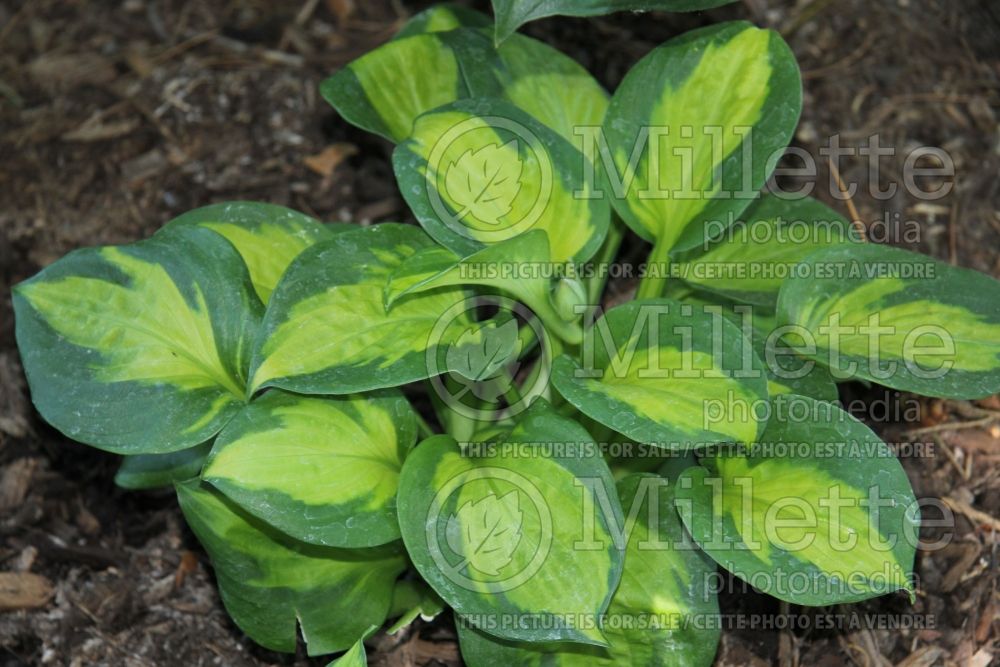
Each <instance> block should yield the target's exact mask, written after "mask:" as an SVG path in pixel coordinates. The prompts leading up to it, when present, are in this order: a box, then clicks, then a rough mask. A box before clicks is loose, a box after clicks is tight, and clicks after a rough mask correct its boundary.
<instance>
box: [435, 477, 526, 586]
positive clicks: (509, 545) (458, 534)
mask: <svg viewBox="0 0 1000 667" xmlns="http://www.w3.org/2000/svg"><path fill="white" fill-rule="evenodd" d="M523 522H524V513H523V512H522V511H521V505H520V501H519V499H518V492H517V489H513V490H511V491H508V492H507V493H505V494H504V495H503V496H502V497H497V496H496V495H495V494H494V493H492V492H490V493H489V494H488V495H486V496H484V497H483V498H480V499H479V500H466V501H465V503H464V504H463V505H461V506H460V507H459V508H458V509H457V510H456V511H455V512H454V513H453V514H452V515H451V516H449V517H448V523H447V526H446V528H445V534H446V535H447V539H448V547H449V548H450V549H451V550H452V551H453V552H455V553H461V554H463V555H464V556H465V558H466V560H467V561H468V567H469V568H471V569H473V570H478V571H479V572H482V573H483V574H487V575H489V576H491V577H499V576H500V570H502V569H503V568H505V567H506V566H507V565H509V564H510V562H511V560H513V558H514V550H515V549H517V545H518V543H519V542H520V541H521V525H522V524H523Z"/></svg>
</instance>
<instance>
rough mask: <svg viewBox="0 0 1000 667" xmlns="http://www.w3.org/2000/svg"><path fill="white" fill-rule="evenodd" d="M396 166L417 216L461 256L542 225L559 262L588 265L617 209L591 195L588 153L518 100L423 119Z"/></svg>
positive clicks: (479, 102)
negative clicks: (520, 105) (587, 176)
mask: <svg viewBox="0 0 1000 667" xmlns="http://www.w3.org/2000/svg"><path fill="white" fill-rule="evenodd" d="M392 162H393V168H394V170H395V172H396V178H397V179H398V181H399V186H400V191H401V192H402V194H403V197H404V198H405V199H406V201H407V203H408V204H409V205H410V208H411V209H412V210H413V212H414V215H416V217H417V220H418V221H419V222H420V224H421V225H423V227H424V229H426V230H427V232H428V233H429V234H430V235H431V236H433V237H434V238H435V239H436V240H437V241H438V242H440V243H441V244H442V245H444V246H446V247H448V248H449V249H450V250H452V251H454V252H455V253H457V254H459V255H462V256H465V255H469V254H472V253H474V252H476V251H477V250H480V249H482V248H483V247H485V246H487V245H490V244H494V243H498V242H500V241H504V240H507V239H510V238H513V237H515V236H518V235H520V234H523V233H525V232H527V231H529V230H533V229H540V230H543V231H544V232H545V233H546V234H547V236H548V239H549V247H550V251H551V259H552V261H554V262H566V261H569V260H574V261H585V260H586V259H588V258H590V257H591V256H592V255H593V254H594V252H596V251H597V248H598V247H600V244H601V241H602V240H603V239H604V236H605V235H606V234H607V230H608V224H609V221H610V208H609V206H608V203H607V201H606V200H605V199H596V198H593V197H591V196H590V193H591V191H590V186H589V184H588V183H586V181H585V172H586V167H585V162H586V160H585V158H584V157H583V155H582V154H581V153H580V152H579V151H578V150H577V149H576V148H574V147H573V145H572V144H570V143H569V142H568V141H567V140H566V139H564V138H562V137H561V136H559V135H558V134H556V133H555V132H554V131H553V130H551V129H549V128H548V127H546V126H544V125H542V124H540V123H539V122H538V121H537V120H535V119H534V118H532V117H531V116H529V115H527V114H525V113H524V112H523V111H521V110H520V109H518V108H516V107H514V106H512V105H511V104H510V103H509V102H505V101H503V100H497V99H475V100H460V101H458V102H455V103H453V104H449V105H447V106H444V107H440V108H437V109H435V110H433V111H430V112H428V113H425V114H423V115H421V116H420V117H419V118H418V119H417V121H416V124H415V125H414V127H413V133H412V135H411V136H410V138H408V139H407V140H406V141H405V142H403V143H401V144H400V145H399V146H397V147H396V150H395V152H394V153H393V160H392Z"/></svg>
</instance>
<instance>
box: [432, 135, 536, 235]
mask: <svg viewBox="0 0 1000 667" xmlns="http://www.w3.org/2000/svg"><path fill="white" fill-rule="evenodd" d="M523 171H524V164H523V163H522V162H521V160H520V158H519V157H518V156H517V140H516V139H511V140H510V141H509V142H507V143H506V144H504V145H503V146H500V145H498V144H489V145H487V146H483V147H482V148H479V149H477V150H475V151H473V150H472V149H469V150H467V151H465V152H464V153H462V154H461V155H459V156H458V159H457V160H455V161H454V162H452V163H450V164H448V165H447V166H446V167H445V170H444V180H445V184H444V188H445V192H447V193H448V196H449V198H450V199H451V201H452V202H453V203H454V204H455V205H456V207H457V208H458V211H457V212H456V213H455V216H456V217H459V218H463V217H465V216H472V217H473V218H476V219H477V220H479V221H480V222H482V223H484V224H487V225H492V226H494V227H495V226H497V225H500V224H502V222H501V218H502V217H503V216H506V215H509V214H510V212H511V209H512V208H513V203H514V198H515V197H517V193H518V192H519V191H520V189H521V174H522V172H523Z"/></svg>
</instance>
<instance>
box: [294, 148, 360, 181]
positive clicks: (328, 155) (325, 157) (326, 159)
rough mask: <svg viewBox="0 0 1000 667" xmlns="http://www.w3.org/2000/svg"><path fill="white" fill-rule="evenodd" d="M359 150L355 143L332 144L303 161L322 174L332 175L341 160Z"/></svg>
mask: <svg viewBox="0 0 1000 667" xmlns="http://www.w3.org/2000/svg"><path fill="white" fill-rule="evenodd" d="M357 152H358V147H357V146H355V145H354V144H347V143H339V144H331V145H329V146H327V147H326V148H324V149H323V150H321V151H320V152H319V153H316V154H315V155H310V156H308V157H306V158H305V159H304V160H303V162H305V165H306V166H307V167H309V168H310V169H312V170H313V171H315V172H316V173H317V174H319V175H320V176H331V175H332V174H333V172H334V170H335V169H336V168H337V166H338V165H340V163H341V162H343V161H344V160H346V159H347V158H349V157H351V156H352V155H355V154H356V153H357Z"/></svg>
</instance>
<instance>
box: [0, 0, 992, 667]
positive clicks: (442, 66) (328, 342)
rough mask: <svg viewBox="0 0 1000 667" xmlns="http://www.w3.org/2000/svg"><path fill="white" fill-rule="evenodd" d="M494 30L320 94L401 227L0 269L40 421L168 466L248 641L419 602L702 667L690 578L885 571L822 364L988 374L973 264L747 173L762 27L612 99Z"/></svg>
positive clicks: (129, 471)
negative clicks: (631, 248)
mask: <svg viewBox="0 0 1000 667" xmlns="http://www.w3.org/2000/svg"><path fill="white" fill-rule="evenodd" d="M500 4H503V3H500ZM549 4H551V5H552V6H553V7H555V6H556V5H558V4H560V3H549ZM492 30H493V28H492V26H491V24H490V21H489V20H488V19H487V18H486V17H484V16H481V15H478V14H475V13H471V12H469V11H468V10H458V9H454V8H450V7H441V8H436V9H432V10H429V11H428V12H427V13H425V14H422V15H419V16H417V17H416V18H414V19H413V21H412V22H411V23H409V24H408V25H407V26H406V27H405V28H404V29H403V31H402V33H401V34H400V36H399V37H398V38H397V39H394V40H393V41H391V42H389V43H387V44H385V45H383V46H381V47H379V48H377V49H375V50H374V51H372V52H370V53H368V54H366V55H364V56H363V57H361V58H360V59H358V60H356V61H355V62H353V63H351V64H350V65H348V66H347V67H345V68H344V69H343V70H341V71H340V72H338V73H337V74H335V75H334V76H333V77H332V78H330V79H329V80H327V81H325V82H324V83H323V85H322V94H323V95H324V97H325V98H326V99H327V100H329V101H330V103H331V104H332V105H333V106H334V107H335V108H336V109H337V111H338V112H339V113H340V115H341V116H342V117H343V118H345V119H346V120H347V121H349V122H351V123H353V124H355V125H357V126H359V127H361V128H364V129H365V130H369V131H371V132H374V133H376V134H379V135H381V136H382V137H384V138H385V139H387V140H388V141H389V142H391V143H392V144H394V145H395V147H394V150H393V152H392V165H393V168H394V170H395V174H396V177H397V180H398V182H399V188H400V192H401V194H402V196H403V198H404V199H405V200H406V202H407V204H408V205H409V207H410V209H411V210H412V212H413V216H414V217H415V218H416V222H417V223H418V224H400V223H392V222H385V223H380V224H375V225H371V226H362V225H356V224H348V223H336V224H324V223H321V222H319V221H317V220H314V219H312V218H311V217H309V216H306V215H302V214H300V213H296V212H294V211H291V210H288V209H286V208H282V207H279V206H272V205H266V204H257V203H245V202H235V203H224V204H216V205H212V206H208V207H205V208H201V209H198V210H195V211H192V212H190V213H188V214H185V215H183V216H181V217H179V218H177V219H175V220H173V221H171V222H170V223H168V224H167V225H166V226H164V227H163V229H161V230H160V231H159V232H157V233H156V234H155V235H154V236H153V237H152V238H150V239H148V240H144V241H139V242H137V243H134V244H131V245H125V246H116V247H102V248H85V249H82V250H77V251H75V252H73V253H71V254H70V255H68V256H66V257H65V258H63V259H61V260H59V261H57V262H55V263H53V264H52V265H50V266H48V267H47V268H45V269H44V270H43V271H41V272H40V273H39V274H38V275H36V276H34V277H33V278H31V279H29V280H26V281H25V282H23V283H21V284H20V285H18V286H17V287H16V288H15V290H14V306H15V310H16V333H17V339H18V344H19V346H20V350H21V355H22V359H23V363H24V368H25V371H26V374H27V377H28V380H29V383H30V387H31V392H32V396H33V400H34V402H35V405H36V406H37V408H38V410H39V412H40V413H41V414H42V416H43V417H44V418H45V419H46V420H48V421H49V423H51V424H52V425H53V426H55V427H56V428H57V429H59V430H60V431H62V432H63V433H65V434H66V435H67V436H69V437H70V438H73V439H75V440H78V441H81V442H84V443H87V444H89V445H93V446H95V447H98V448H100V449H103V450H106V451H109V452H114V453H117V454H122V455H124V457H125V458H124V461H123V463H122V465H121V469H120V471H119V473H118V476H117V478H116V481H117V482H118V483H119V484H120V485H122V486H125V487H128V488H140V489H141V488H151V487H156V486H169V485H173V486H174V487H175V489H176V492H177V495H178V498H179V500H180V505H181V509H182V510H183V513H184V516H185V517H186V519H187V521H188V523H189V524H190V526H191V528H192V530H193V531H194V533H195V535H196V536H197V537H198V539H199V540H200V541H201V543H202V544H203V546H204V547H205V550H206V551H207V552H208V555H209V556H210V558H211V563H212V566H213V567H214V571H215V575H216V578H217V580H218V584H219V589H220V592H221V596H222V600H223V603H224V604H225V606H226V609H227V610H228V612H229V613H230V615H231V616H232V617H233V619H234V620H235V622H236V624H237V625H238V626H239V627H240V628H241V629H242V630H243V631H245V632H246V633H247V635H249V636H250V637H251V638H252V639H253V640H254V641H256V642H258V643H260V644H262V645H263V646H265V647H268V648H270V649H274V650H278V651H293V650H294V649H295V647H296V643H297V641H299V635H300V634H301V641H303V642H304V643H305V646H306V650H307V651H308V653H309V654H310V655H321V654H331V653H337V652H344V651H346V652H347V653H346V654H345V655H344V656H343V657H341V658H339V659H340V660H341V661H343V662H344V663H347V664H356V663H363V661H364V644H363V643H362V642H363V640H364V639H365V638H367V637H368V636H370V634H371V633H373V632H375V631H376V630H378V629H379V628H382V627H384V626H386V625H389V627H388V630H389V631H390V632H395V631H397V630H399V629H400V628H402V627H404V626H406V625H407V624H409V623H410V622H411V621H413V620H414V619H415V618H416V617H417V616H424V617H426V618H429V617H432V616H435V615H437V614H438V613H441V612H442V611H443V610H445V609H451V610H452V612H453V614H454V620H455V624H456V627H457V632H458V638H459V641H460V644H461V649H462V654H463V656H464V658H465V660H466V661H467V662H468V663H469V664H471V665H518V664H542V663H545V664H579V665H594V664H608V665H611V664H632V665H654V664H677V665H697V664H703V665H704V664H709V663H710V662H711V661H712V658H713V656H714V654H715V648H716V644H717V641H718V638H719V632H720V630H719V623H718V622H717V621H716V620H714V619H716V618H717V616H718V603H717V600H716V593H717V590H718V588H719V586H718V585H717V582H718V581H719V579H718V568H719V567H720V566H721V568H725V569H726V570H729V571H731V572H732V573H733V574H734V575H735V576H736V577H738V578H740V579H743V580H745V581H747V582H749V583H750V584H752V585H753V586H754V587H755V588H757V589H759V590H762V591H764V592H766V593H769V594H771V595H774V596H776V597H778V598H780V599H782V600H785V601H787V602H790V603H795V604H801V605H832V604H837V603H844V602H852V601H857V600H863V599H866V598H871V597H874V596H879V595H884V594H890V593H894V592H898V591H903V592H906V593H908V594H909V595H910V596H911V597H912V596H913V594H914V581H913V578H912V570H913V560H914V553H915V544H916V532H917V529H918V526H919V512H918V510H917V507H916V503H915V499H914V496H913V491H912V489H911V488H910V485H909V483H908V481H907V478H906V475H905V474H904V472H903V469H902V467H901V466H900V464H899V462H898V460H897V459H896V458H895V456H894V454H893V451H892V450H891V448H890V447H889V446H888V445H887V444H885V443H884V442H882V441H881V440H880V439H879V437H878V436H876V435H875V433H873V432H872V431H871V430H870V429H869V428H868V427H867V426H865V425H864V424H863V423H861V422H860V421H858V420H856V419H855V418H854V417H852V416H850V415H849V414H847V413H846V412H845V411H844V410H842V409H841V408H840V407H839V406H838V405H837V386H836V383H837V382H842V381H846V380H850V379H857V380H862V381H866V382H871V383H878V384H881V385H885V386H887V387H891V388H894V389H899V390H906V391H913V392H918V393H922V394H925V395H928V396H939V397H952V398H973V397H982V396H986V395H989V394H991V393H993V392H996V391H998V390H1000V299H998V294H1000V289H998V287H1000V286H998V285H997V283H996V282H994V281H993V280H992V279H990V278H988V277H986V276H985V275H981V274H978V273H974V272H970V271H966V270H963V269H958V268H954V267H951V266H948V265H945V264H941V263H939V262H936V261H934V260H931V259H929V258H927V257H923V256H921V255H916V254H913V253H910V252H906V251H903V250H899V249H893V248H889V247H884V246H879V245H874V244H869V243H865V242H863V241H862V240H861V239H859V238H858V237H857V235H856V234H855V233H854V231H853V228H852V226H851V225H850V224H849V223H848V222H847V221H846V220H844V219H843V218H842V217H841V216H840V215H839V214H837V213H836V212H834V211H832V210H831V209H829V208H827V207H826V206H824V205H823V204H821V203H819V202H818V201H816V200H813V199H808V198H805V199H802V198H799V199H794V200H793V199H788V198H787V197H782V196H778V194H762V193H761V189H762V187H763V186H764V184H765V180H766V179H767V177H768V176H769V174H770V172H771V170H772V169H773V168H774V165H775V161H776V156H779V155H780V154H781V152H782V150H783V149H784V148H785V147H786V145H787V144H788V142H789V140H790V138H791V136H792V133H793V130H794V128H795V125H796V122H797V120H798V116H799V110H800V104H801V85H800V81H799V73H798V68H797V66H796V63H795V61H794V59H793V57H792V54H791V52H790V51H789V49H788V47H787V45H786V44H785V43H784V42H783V41H782V39H781V38H780V37H779V36H778V35H777V34H775V33H774V32H771V31H768V30H761V29H758V28H756V27H754V26H752V25H750V24H747V23H741V22H737V23H724V24H721V25H714V26H711V27H708V28H704V29H701V30H696V31H694V32H691V33H688V34H684V35H681V36H680V37H678V38H676V39H674V40H671V41H669V42H667V43H665V44H663V45H662V46H660V47H658V48H656V49H654V50H653V51H652V52H651V53H649V54H648V55H647V56H646V57H645V58H643V59H642V60H641V61H639V62H638V63H637V64H636V65H635V67H634V68H633V69H632V70H631V71H630V72H629V73H628V74H627V75H626V76H625V78H624V80H623V81H622V82H621V84H620V85H619V86H618V88H617V90H616V91H615V92H614V94H613V95H611V96H609V95H608V94H607V93H606V92H605V91H604V90H603V89H602V87H601V86H600V85H599V84H598V83H597V82H596V81H595V80H594V79H593V78H592V77H591V76H590V75H589V74H588V73H587V72H586V71H585V70H584V69H583V68H582V67H580V66H579V65H578V64H577V63H575V62H574V61H572V60H571V59H569V58H568V57H566V56H565V55H563V54H561V53H560V52H558V51H556V50H554V49H553V48H551V47H549V46H547V45H546V44H543V43H541V42H539V41H536V40H533V39H530V38H528V37H525V36H522V35H517V34H513V35H510V36H509V38H508V39H506V40H505V41H503V43H502V44H501V45H500V46H499V47H497V46H495V45H494V39H493V32H492ZM664 193H666V194H664ZM628 230H631V232H633V233H634V234H635V235H636V236H637V237H639V239H642V240H645V241H647V242H648V243H649V244H650V246H651V250H650V251H649V261H648V262H647V263H644V264H643V265H642V266H641V267H638V269H639V270H637V273H636V274H635V275H637V276H638V277H640V278H641V280H640V282H639V284H638V289H637V293H636V298H635V299H633V300H630V301H625V302H620V303H617V304H616V305H613V306H612V307H607V308H603V309H602V308H601V307H600V304H601V303H602V295H603V293H604V288H605V285H606V283H607V279H608V278H609V276H613V275H614V273H615V271H614V270H615V267H618V268H621V267H622V266H624V265H621V264H615V263H614V260H615V258H616V256H617V255H618V251H619V247H620V245H621V243H622V239H623V238H624V237H625V235H626V233H627V231H628ZM748 230H755V231H757V232H760V231H763V232H764V233H755V234H746V233H744V232H747V231H748ZM791 231H798V232H799V234H798V235H797V236H796V235H793V234H790V233H788V232H791ZM636 242H637V243H638V242H639V241H638V240H637V241H636ZM720 267H721V268H725V269H726V271H721V270H720ZM640 274H641V275H640Z"/></svg>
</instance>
